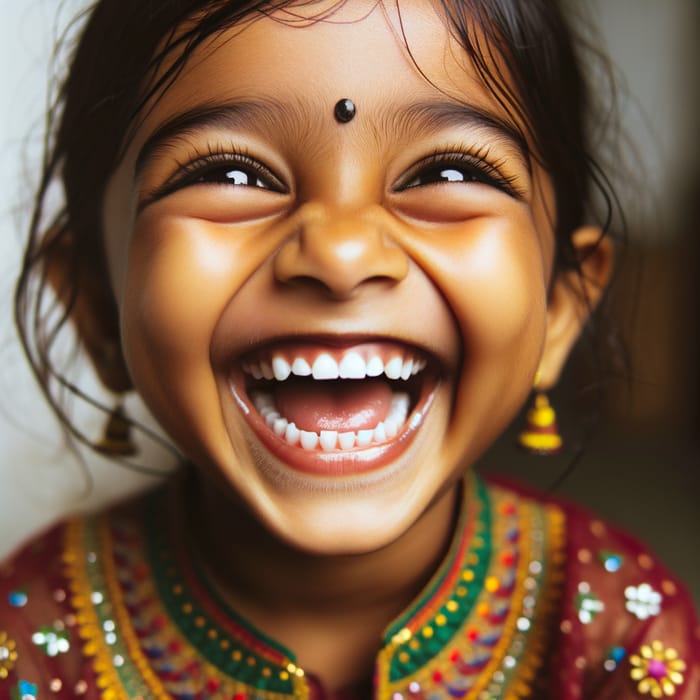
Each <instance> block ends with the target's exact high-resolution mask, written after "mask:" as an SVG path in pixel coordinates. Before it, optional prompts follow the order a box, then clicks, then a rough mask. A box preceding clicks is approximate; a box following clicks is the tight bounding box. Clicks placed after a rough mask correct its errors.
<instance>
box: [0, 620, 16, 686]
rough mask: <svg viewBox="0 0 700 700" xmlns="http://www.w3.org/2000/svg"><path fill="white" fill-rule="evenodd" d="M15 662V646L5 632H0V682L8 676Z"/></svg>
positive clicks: (13, 641)
mask: <svg viewBox="0 0 700 700" xmlns="http://www.w3.org/2000/svg"><path fill="white" fill-rule="evenodd" d="M16 662H17V645H16V644H15V640H14V639H10V638H9V637H8V635H7V632H3V631H2V630H0V680H4V679H5V678H7V677H8V676H9V675H10V671H11V670H12V669H13V668H14V667H15V663H16Z"/></svg>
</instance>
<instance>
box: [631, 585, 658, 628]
mask: <svg viewBox="0 0 700 700" xmlns="http://www.w3.org/2000/svg"><path fill="white" fill-rule="evenodd" d="M625 598H626V599H627V602H626V603H625V608H626V609H627V611H628V612H631V613H632V614H633V615H634V616H635V617H636V618H637V619H639V620H646V619H648V618H650V617H655V616H656V615H658V614H659V613H660V612H661V601H662V600H663V597H662V595H661V593H659V592H658V591H655V590H654V589H653V588H652V587H651V586H650V585H649V584H648V583H642V584H640V585H639V586H627V588H625Z"/></svg>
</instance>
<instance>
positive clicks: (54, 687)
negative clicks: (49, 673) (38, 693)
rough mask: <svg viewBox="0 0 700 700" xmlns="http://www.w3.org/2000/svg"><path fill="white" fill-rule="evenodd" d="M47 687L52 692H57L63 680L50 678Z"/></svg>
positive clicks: (61, 686)
mask: <svg viewBox="0 0 700 700" xmlns="http://www.w3.org/2000/svg"><path fill="white" fill-rule="evenodd" d="M49 688H50V689H51V692H52V693H58V692H59V691H60V690H61V688H63V681H62V680H61V679H60V678H52V679H51V682H50V683H49Z"/></svg>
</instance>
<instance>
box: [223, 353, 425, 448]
mask: <svg viewBox="0 0 700 700" xmlns="http://www.w3.org/2000/svg"><path fill="white" fill-rule="evenodd" d="M433 364H435V362H434V361H433V360H432V359H431V358H429V357H428V356H427V355H426V353H425V352H424V351H422V350H419V349H417V348H415V347H412V346H406V345H402V344H400V343H396V342H393V341H387V342H370V343H360V344H356V345H353V346H351V347H345V348H342V349H338V348H330V347H328V346H323V345H319V344H318V343H301V342H296V341H294V342H292V343H289V344H276V345H275V346H274V347H268V348H263V349H260V350H257V351H255V352H252V353H248V354H246V355H245V356H244V357H243V358H241V362H240V368H241V370H242V371H241V376H242V382H243V387H242V388H244V392H245V394H246V395H247V398H248V401H246V404H247V405H248V407H249V408H252V410H251V411H250V413H251V414H252V419H251V422H252V423H253V425H254V427H255V428H256V430H257V431H258V432H261V430H262V431H263V432H265V433H266V435H264V436H263V437H264V439H265V442H267V443H268V444H270V443H273V444H274V443H276V445H277V446H278V447H279V448H280V449H283V450H285V452H287V453H288V451H289V450H290V449H291V450H293V451H294V452H297V453H299V452H303V453H305V454H306V455H307V456H308V457H309V458H313V457H314V455H316V456H318V457H321V456H327V457H332V456H335V457H338V458H342V456H343V455H348V456H353V455H355V456H356V455H358V453H359V452H361V451H363V450H370V449H372V448H380V449H381V448H382V447H387V446H389V445H391V444H392V443H397V442H399V441H401V440H403V439H405V437H406V436H407V435H408V434H409V433H410V432H411V431H413V432H415V429H416V428H418V426H419V425H420V424H421V422H422V420H423V416H424V413H425V410H426V408H427V404H428V398H429V396H430V395H431V393H432V389H433V388H434V387H435V384H436V373H435V372H434V368H433V367H431V365H433ZM234 391H235V389H234ZM375 451H376V450H375Z"/></svg>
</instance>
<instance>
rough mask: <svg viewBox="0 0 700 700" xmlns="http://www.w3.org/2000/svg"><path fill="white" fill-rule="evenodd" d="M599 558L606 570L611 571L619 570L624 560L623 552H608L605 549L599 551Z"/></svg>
mask: <svg viewBox="0 0 700 700" xmlns="http://www.w3.org/2000/svg"><path fill="white" fill-rule="evenodd" d="M598 559H600V562H601V563H602V564H603V567H604V568H605V570H606V571H609V572H610V573H615V572H616V571H619V570H620V567H621V566H622V563H623V561H624V557H623V556H622V555H621V554H617V553H615V552H608V551H605V550H603V551H602V552H599V553H598Z"/></svg>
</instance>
